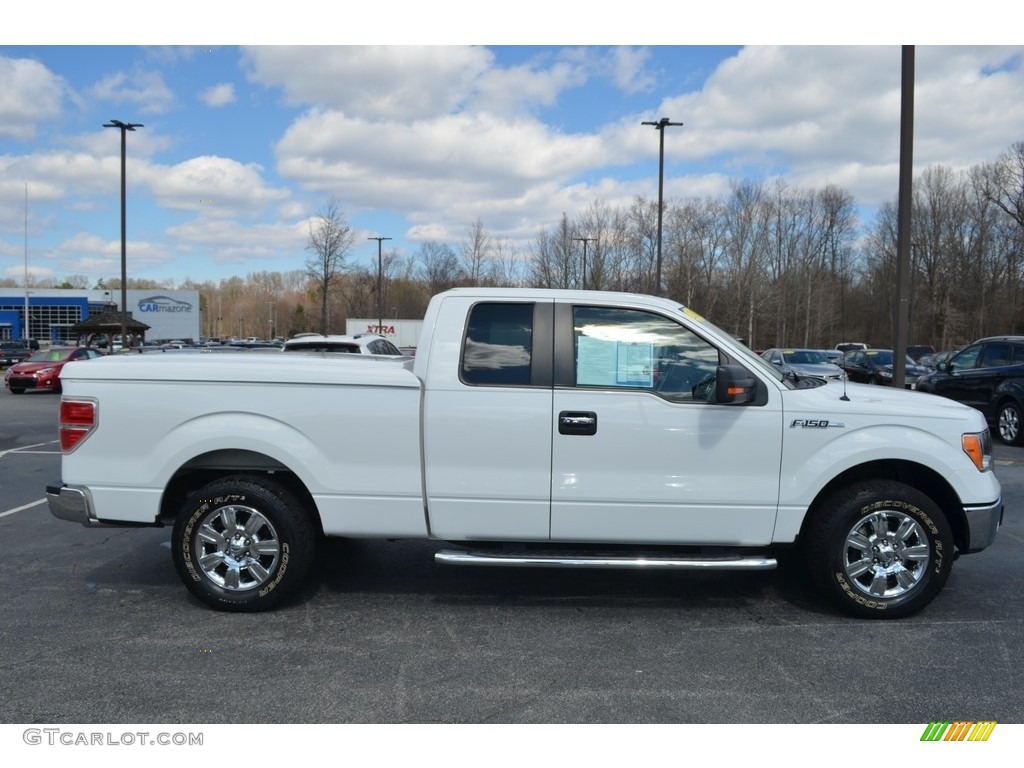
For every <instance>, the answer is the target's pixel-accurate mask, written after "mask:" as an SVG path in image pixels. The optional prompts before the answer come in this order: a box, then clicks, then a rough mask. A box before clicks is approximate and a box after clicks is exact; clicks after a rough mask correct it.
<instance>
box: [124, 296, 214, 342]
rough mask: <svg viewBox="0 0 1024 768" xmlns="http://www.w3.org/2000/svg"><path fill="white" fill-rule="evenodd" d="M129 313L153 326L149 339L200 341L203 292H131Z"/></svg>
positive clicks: (147, 334)
mask: <svg viewBox="0 0 1024 768" xmlns="http://www.w3.org/2000/svg"><path fill="white" fill-rule="evenodd" d="M128 311H129V312H131V313H132V317H134V318H135V319H136V320H139V321H141V322H143V323H145V324H146V325H148V326H149V330H148V331H146V338H147V339H166V340H171V339H181V340H185V339H198V338H199V320H200V318H199V291H163V290H159V289H155V290H150V291H128Z"/></svg>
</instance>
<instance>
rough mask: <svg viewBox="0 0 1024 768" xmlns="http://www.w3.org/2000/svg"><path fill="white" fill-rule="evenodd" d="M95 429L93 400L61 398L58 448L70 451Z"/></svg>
mask: <svg viewBox="0 0 1024 768" xmlns="http://www.w3.org/2000/svg"><path fill="white" fill-rule="evenodd" d="M94 429H96V401H95V400H61V403H60V422H59V430H58V431H59V432H60V449H61V451H62V452H64V453H70V452H71V451H72V450H73V449H74V448H75V446H76V445H78V444H79V443H80V442H82V441H83V440H84V439H85V438H87V437H88V436H89V434H90V433H91V432H92V431H93V430H94Z"/></svg>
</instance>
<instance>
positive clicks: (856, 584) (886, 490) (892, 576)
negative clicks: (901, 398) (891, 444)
mask: <svg viewBox="0 0 1024 768" xmlns="http://www.w3.org/2000/svg"><path fill="white" fill-rule="evenodd" d="M812 514H813V517H812V518H811V520H810V524H809V530H808V531H807V535H806V537H805V540H804V553H805V557H806V561H807V565H808V568H809V571H810V574H811V577H812V578H813V579H814V580H815V581H816V582H817V583H818V584H819V585H820V586H821V587H822V588H823V589H824V590H825V592H826V594H827V595H828V596H829V597H831V599H832V600H833V602H834V603H836V604H837V605H838V606H839V607H841V608H842V609H843V610H845V611H847V612H849V613H852V614H854V615H856V616H860V617H862V618H871V619H895V618H900V617H903V616H909V615H910V614H912V613H915V612H917V611H919V610H921V609H922V608H924V607H925V606H926V605H928V603H930V602H931V601H932V599H934V597H935V596H936V595H937V594H938V593H939V591H940V590H941V589H942V587H943V585H944V584H945V583H946V579H948V578H949V573H950V570H951V569H952V567H953V546H954V545H953V533H952V530H951V529H950V526H949V522H948V521H947V520H946V518H945V516H944V515H943V513H942V510H941V509H939V507H938V505H937V504H936V503H935V502H934V501H932V500H931V499H930V498H929V497H927V496H926V495H924V494H923V493H921V492H920V491H918V490H916V489H914V488H912V487H910V486H908V485H906V484H904V483H900V482H896V481H882V480H875V481H866V482H859V483H857V484H855V485H852V486H850V487H847V488H845V489H843V490H841V491H839V492H838V493H836V494H834V495H833V496H831V497H830V498H828V499H826V500H825V501H824V502H823V503H822V504H820V505H818V506H817V508H816V509H815V510H814V511H813V512H812Z"/></svg>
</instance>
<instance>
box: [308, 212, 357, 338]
mask: <svg viewBox="0 0 1024 768" xmlns="http://www.w3.org/2000/svg"><path fill="white" fill-rule="evenodd" d="M354 240H355V233H354V232H353V231H352V228H351V227H349V225H348V223H347V222H346V221H345V215H344V214H343V213H342V211H341V207H340V205H339V204H338V203H337V201H335V200H332V201H331V202H330V203H328V204H327V205H326V206H325V207H324V208H322V209H321V210H320V211H319V212H317V214H316V215H315V216H314V217H313V218H311V219H310V220H309V242H308V243H307V245H306V250H307V251H310V255H309V257H308V258H307V259H306V274H307V275H309V277H310V279H311V280H312V281H313V282H314V283H315V285H316V290H317V292H318V293H319V294H320V332H321V333H327V320H328V312H327V307H328V302H329V299H330V294H331V289H332V288H333V287H334V285H335V283H336V282H337V280H338V278H339V277H340V276H341V275H342V273H344V271H345V259H346V258H347V257H348V253H349V251H351V250H352V244H353V242H354Z"/></svg>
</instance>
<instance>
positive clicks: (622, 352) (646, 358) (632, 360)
mask: <svg viewBox="0 0 1024 768" xmlns="http://www.w3.org/2000/svg"><path fill="white" fill-rule="evenodd" d="M616 352H617V360H616V366H615V383H616V384H618V385H619V386H620V387H651V386H654V345H653V344H644V343H641V342H621V341H620V342H619V343H618V348H617V350H616Z"/></svg>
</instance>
